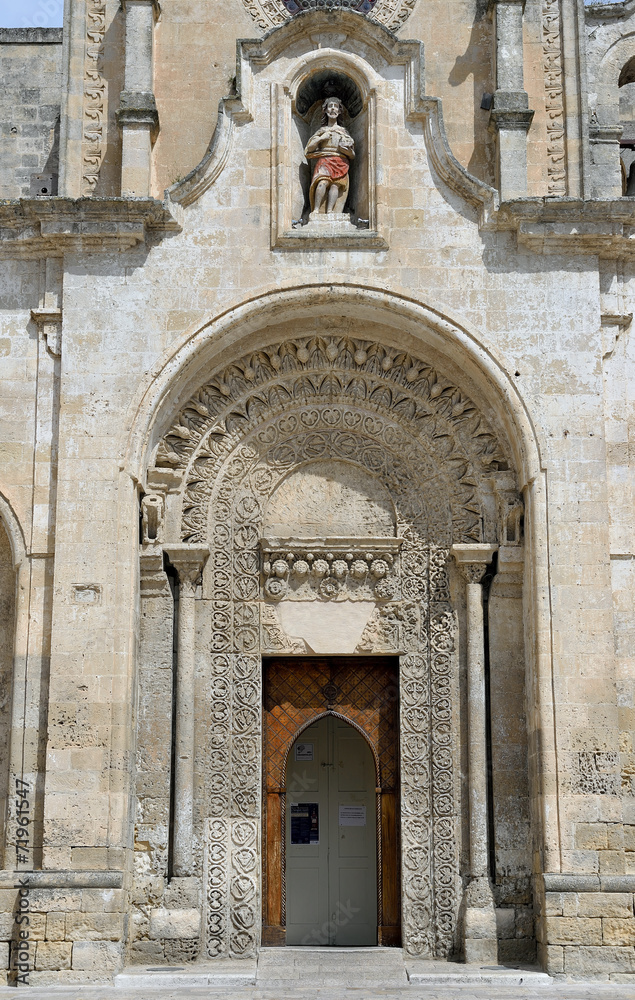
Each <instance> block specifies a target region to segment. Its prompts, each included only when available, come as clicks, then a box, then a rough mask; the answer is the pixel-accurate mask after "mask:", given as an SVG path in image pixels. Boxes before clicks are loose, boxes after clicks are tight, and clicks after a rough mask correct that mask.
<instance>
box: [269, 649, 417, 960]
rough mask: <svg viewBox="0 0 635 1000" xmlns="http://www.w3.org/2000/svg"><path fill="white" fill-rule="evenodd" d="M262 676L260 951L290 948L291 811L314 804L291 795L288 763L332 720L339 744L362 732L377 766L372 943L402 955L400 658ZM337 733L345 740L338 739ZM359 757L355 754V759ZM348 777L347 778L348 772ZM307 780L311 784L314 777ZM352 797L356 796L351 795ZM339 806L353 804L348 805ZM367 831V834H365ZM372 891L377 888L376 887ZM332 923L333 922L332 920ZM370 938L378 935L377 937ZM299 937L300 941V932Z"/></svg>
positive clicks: (279, 669) (324, 662) (325, 662)
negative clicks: (316, 728)
mask: <svg viewBox="0 0 635 1000" xmlns="http://www.w3.org/2000/svg"><path fill="white" fill-rule="evenodd" d="M264 675H265V676H264V685H263V689H264V702H265V703H264V743H265V747H264V750H265V753H264V761H265V773H264V785H265V789H264V792H265V795H264V807H265V822H264V827H263V839H264V844H263V858H264V865H263V936H262V943H263V945H265V946H267V945H280V944H284V943H285V941H286V940H287V917H288V912H287V911H288V903H289V902H290V899H288V885H287V856H286V855H287V851H288V850H289V848H290V846H291V845H290V830H289V823H290V821H291V813H290V803H291V799H293V803H294V804H296V805H299V804H301V803H305V804H307V803H308V804H310V803H311V801H312V800H311V799H310V798H307V797H306V796H305V797H303V798H302V797H299V796H298V795H297V794H292V793H293V792H294V791H296V792H297V789H295V790H294V789H290V788H287V773H288V771H287V761H288V760H291V757H292V756H293V757H295V750H293V754H292V753H291V751H292V749H293V748H294V744H295V743H296V741H298V739H299V741H300V742H302V741H304V742H306V743H309V742H311V741H310V740H309V739H308V737H307V736H306V732H307V725H311V724H317V723H318V722H319V720H320V719H321V718H327V717H331V718H332V719H333V720H334V721H333V723H331V725H333V726H335V727H337V728H336V729H334V730H333V733H334V735H333V739H334V740H336V742H338V741H346V740H347V739H348V740H350V739H351V737H350V735H349V733H350V732H351V730H352V731H353V732H355V729H356V728H357V729H358V730H361V732H357V733H356V737H355V738H358V739H360V740H362V741H363V742H364V743H365V744H366V747H367V749H368V752H369V753H370V759H372V762H373V766H374V779H373V780H374V781H375V786H374V788H373V792H374V796H375V799H374V807H373V810H372V811H373V813H374V820H375V824H376V826H375V833H374V838H375V839H374V852H375V863H374V871H375V872H376V879H377V882H376V884H377V891H376V892H375V903H376V914H377V915H376V918H375V920H374V921H373V925H374V927H376V928H377V931H376V936H375V940H374V941H373V943H379V944H382V945H385V946H395V947H398V946H400V944H401V902H400V869H399V829H398V815H399V811H398V784H399V782H398V759H399V758H398V717H399V704H398V690H399V686H398V660H397V658H396V657H365V658H362V657H331V658H325V657H276V658H272V659H269V660H265V661H264ZM327 725H328V724H327ZM340 726H341V727H342V728H341V729H340V728H339V727H340ZM337 732H340V736H339V737H336V735H335V734H336V733H337ZM362 733H363V736H362ZM315 742H319V741H315ZM338 746H339V751H340V755H339V757H338V759H340V758H341V759H342V760H344V756H342V754H343V751H344V749H345V748H346V745H345V742H342V743H341V745H340V744H339V743H338ZM349 749H350V744H349ZM334 752H335V744H334ZM355 753H356V751H355V752H354V753H353V756H355ZM305 763H309V762H308V761H307V762H305ZM342 773H343V774H344V771H343V772H342ZM307 776H308V777H310V776H309V775H308V772H307ZM308 777H307V780H308ZM343 780H344V781H345V782H346V781H349V778H346V777H343ZM336 784H337V782H336ZM329 788H330V786H329ZM340 791H341V792H342V794H343V793H344V792H345V791H346V789H345V788H342V789H341V790H340ZM349 791H350V792H351V793H352V791H353V790H352V789H349ZM322 792H324V789H323V788H322ZM329 794H330V792H329ZM365 794H367V793H365ZM296 800H297V801H296ZM339 804H340V803H339V802H338V803H337V809H336V813H335V816H336V819H337V820H338V822H337V823H336V824H335V827H336V832H335V834H333V833H332V830H333V826H332V822H333V821H332V820H331V827H330V830H329V842H331V840H332V839H333V837H335V840H334V841H333V842H334V843H338V844H339V839H338V837H339V834H340V833H341V831H340V830H339ZM341 804H342V805H346V804H347V803H345V802H344V801H343V800H342V803H341ZM348 804H349V805H353V804H354V803H352V802H351V803H348ZM331 811H332V809H331ZM370 811H371V810H370V802H367V803H366V813H367V824H368V823H369V821H370V816H369V813H370ZM299 816H300V814H299V813H296V817H299ZM300 818H301V819H303V820H304V821H305V822H306V820H307V817H300ZM368 829H369V828H368V827H367V831H366V832H367V833H368ZM349 836H350V831H349ZM349 844H352V839H349V840H347V839H346V837H345V839H344V842H343V849H344V850H345V849H346V848H347V847H348V845H349ZM296 846H299V845H296ZM305 853H306V852H305ZM314 853H315V852H314ZM350 867H351V865H350V864H349V868H350ZM329 870H330V869H329ZM329 877H330V876H329ZM339 877H340V876H339V875H338V878H339ZM353 878H354V876H353ZM371 883H372V884H374V883H373V882H372V879H371ZM368 884H370V883H369V881H368V879H366V881H365V885H368ZM340 895H341V892H340ZM329 898H333V899H336V898H338V897H337V893H336V890H335V889H334V888H333V889H332V890H331V897H329V896H328V894H327V900H328V899H329ZM293 905H294V904H292V906H293ZM319 905H320V906H326V910H325V912H326V913H327V915H329V914H330V913H331V912H332V911H331V910H329V908H328V902H324V901H323V902H322V903H320V904H319ZM329 921H331V922H332V918H331V917H330V916H329ZM329 921H327V922H329ZM367 923H368V921H367ZM351 925H352V926H351V930H350V933H351V934H352V933H353V926H354V922H351ZM367 933H371V934H372V935H374V934H375V931H372V932H367ZM293 937H294V941H295V932H293ZM345 937H346V934H345V933H344V931H343V930H342V932H341V933H339V934H335V940H334V941H333V942H332V943H337V944H342V943H344V940H345ZM289 943H291V940H289Z"/></svg>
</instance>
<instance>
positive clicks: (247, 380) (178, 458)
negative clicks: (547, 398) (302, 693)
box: [148, 317, 522, 957]
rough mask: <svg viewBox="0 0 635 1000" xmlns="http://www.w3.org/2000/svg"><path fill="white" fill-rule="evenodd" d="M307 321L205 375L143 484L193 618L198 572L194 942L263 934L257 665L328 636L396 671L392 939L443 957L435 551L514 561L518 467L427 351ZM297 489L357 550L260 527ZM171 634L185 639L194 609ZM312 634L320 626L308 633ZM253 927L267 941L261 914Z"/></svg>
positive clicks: (455, 617)
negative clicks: (159, 504)
mask: <svg viewBox="0 0 635 1000" xmlns="http://www.w3.org/2000/svg"><path fill="white" fill-rule="evenodd" d="M313 325H314V324H313V322H312V321H309V320H305V321H303V323H299V322H298V321H294V322H293V323H292V324H289V325H288V326H287V325H285V324H284V323H280V324H277V328H276V332H275V334H273V333H272V331H270V330H266V331H264V332H261V333H260V334H259V335H258V338H257V342H256V341H254V344H253V347H252V348H251V349H250V350H248V351H246V352H245V354H244V355H242V356H241V357H237V355H236V353H234V352H232V360H231V361H225V362H223V363H222V364H221V363H219V365H218V367H217V368H216V369H215V370H214V371H213V372H212V373H210V374H209V375H208V376H206V380H205V381H204V382H199V388H198V389H196V391H194V392H193V393H192V395H191V398H190V400H189V401H188V402H187V403H186V404H185V405H183V404H182V405H181V409H180V412H179V415H178V417H175V418H174V419H173V420H172V422H171V426H170V427H169V429H168V430H167V431H166V432H165V433H164V435H163V437H162V439H161V440H160V441H159V442H158V446H157V449H156V451H155V453H154V457H153V460H154V468H153V469H152V470H151V472H150V473H149V474H148V481H149V482H151V483H152V485H153V486H154V485H155V484H156V486H155V488H159V487H160V488H161V489H164V496H165V508H166V509H165V529H164V530H165V533H166V535H167V536H168V538H169V541H168V542H167V545H165V548H164V551H165V552H166V554H167V555H168V557H169V558H170V559H171V560H173V565H175V566H177V571H178V573H179V579H180V581H181V587H182V595H183V594H184V595H186V596H187V597H188V604H189V602H190V601H191V600H193V599H194V597H195V593H194V589H193V586H190V585H189V584H188V574H189V573H190V567H191V566H194V564H195V563H196V561H197V560H198V559H199V556H200V557H201V558H203V556H204V559H205V560H206V561H204V562H203V563H199V564H198V565H199V570H198V572H200V567H201V566H203V567H204V569H203V575H202V587H201V589H200V590H199V598H198V600H200V601H201V602H202V603H200V604H199V605H198V610H197V612H196V619H197V621H198V622H199V623H200V628H199V627H198V626H197V629H198V631H197V633H196V635H195V634H194V633H193V632H191V633H190V635H191V642H190V645H191V647H192V648H193V646H194V643H195V642H204V643H205V644H206V646H205V649H204V651H203V654H202V656H201V658H200V660H199V664H200V668H199V669H198V673H197V676H196V684H197V685H198V687H197V694H196V697H197V699H198V703H199V705H200V706H201V707H200V714H199V716H198V719H197V726H198V727H199V731H200V734H201V736H200V740H198V739H197V741H196V744H197V746H198V747H200V749H199V750H198V751H197V754H198V761H197V765H196V787H195V799H194V815H193V830H194V841H193V866H194V870H198V869H199V866H200V867H202V871H203V878H204V885H205V893H206V896H205V906H206V909H205V912H204V920H205V931H204V938H203V940H204V947H205V950H206V953H207V954H208V955H209V956H210V957H216V956H221V955H229V956H236V957H242V956H247V955H250V954H254V953H255V952H256V951H257V949H258V947H259V946H260V944H261V942H262V943H265V942H266V934H265V935H261V931H260V928H261V921H260V919H259V917H260V913H261V911H262V908H263V905H266V901H267V900H269V899H270V884H269V883H270V881H271V879H270V874H269V873H270V871H274V870H275V869H272V868H271V867H270V866H269V862H268V852H269V849H270V843H272V841H270V838H269V831H270V829H271V824H272V823H273V824H274V826H275V825H277V826H278V828H279V827H280V824H281V816H280V812H279V813H278V816H277V818H276V816H275V808H272V809H271V810H270V808H269V807H270V806H271V805H272V800H270V798H269V796H270V794H271V795H274V794H275V795H276V796H279V795H280V791H281V789H283V788H284V777H283V776H282V775H280V776H279V780H278V783H277V786H276V787H269V786H268V785H267V784H266V782H265V785H266V787H265V794H266V797H267V809H266V811H265V810H263V809H262V800H261V791H262V774H263V756H262V754H263V736H264V735H265V734H264V732H263V729H264V730H265V731H266V711H265V712H263V711H262V704H263V690H262V677H263V673H262V663H263V657H264V658H265V660H266V658H267V657H276V658H277V657H281V658H284V657H291V656H303V655H304V656H311V655H316V654H317V650H316V645H315V644H314V639H319V638H320V635H321V634H324V632H325V631H326V632H328V638H329V639H330V640H331V645H330V646H329V647H328V648H327V647H326V646H324V647H321V649H322V650H323V651H324V653H326V654H328V655H332V656H334V657H339V656H341V655H343V654H345V653H351V654H354V656H355V659H359V660H361V659H362V658H363V657H365V656H366V657H370V658H376V657H378V656H379V655H381V654H388V655H392V656H394V657H395V658H396V657H398V662H399V669H398V676H399V688H400V691H401V692H402V700H401V703H400V710H399V711H400V717H399V729H400V756H399V768H400V775H399V782H398V791H399V795H400V803H399V812H398V822H399V824H400V841H399V864H400V865H401V869H402V877H401V903H400V905H398V908H399V911H400V916H401V919H402V928H403V944H404V947H405V948H406V949H407V950H408V951H409V952H410V953H413V954H425V955H429V956H431V957H432V956H443V955H447V954H449V953H451V951H452V950H453V948H455V943H456V939H457V926H458V925H457V921H458V916H459V903H460V899H461V893H462V885H461V875H462V872H463V871H465V868H466V862H465V857H466V847H465V845H466V843H467V839H468V832H467V830H466V829H465V822H464V820H463V816H464V815H465V813H464V804H465V802H466V801H467V791H468V790H467V788H466V787H463V785H462V781H463V779H462V775H463V774H464V773H465V760H464V756H465V747H466V730H465V721H464V714H463V709H462V699H463V698H464V697H465V695H464V690H465V680H464V666H463V665H462V664H463V663H464V656H465V652H464V649H463V651H461V638H460V636H461V633H460V626H461V620H462V619H463V621H464V620H465V596H464V595H465V580H464V579H463V578H462V576H461V575H460V574H459V573H458V572H457V569H456V566H455V564H454V562H453V556H452V551H451V550H452V549H453V548H454V547H455V546H456V545H457V544H459V545H463V546H464V547H465V546H467V547H470V548H473V547H474V546H475V547H476V548H478V547H479V546H480V547H481V548H482V549H484V550H487V551H488V552H491V551H492V550H493V549H494V548H495V547H496V543H497V542H498V541H503V542H504V543H505V545H506V546H508V547H509V546H518V547H520V546H521V544H522V538H521V535H520V530H519V527H518V525H519V523H520V521H519V518H518V516H517V513H518V509H519V506H520V503H521V501H520V499H519V497H518V493H517V486H516V480H515V475H514V473H513V472H512V471H511V469H510V466H511V465H512V464H513V450H512V448H511V447H510V445H509V441H508V440H507V438H506V435H505V432H504V430H503V428H502V427H501V424H500V422H499V421H498V419H497V416H496V413H495V412H493V411H491V409H490V408H488V407H486V408H485V409H484V408H483V406H482V401H481V403H480V404H479V402H478V401H476V400H475V398H473V397H472V396H470V395H469V394H468V391H467V390H466V388H461V387H460V384H462V382H461V380H463V381H466V385H467V387H468V388H469V387H470V385H471V387H472V388H473V383H470V381H469V376H467V375H465V374H463V375H462V376H461V380H460V379H459V378H458V377H452V374H450V373H449V372H448V373H444V372H443V371H442V369H441V367H438V368H437V367H435V363H436V362H438V357H439V356H438V354H435V353H434V352H433V351H431V352H430V354H431V357H430V358H428V359H423V358H422V357H421V356H420V355H419V354H418V352H417V351H416V350H415V348H414V344H412V345H409V346H412V351H410V350H405V349H403V348H399V347H395V346H394V344H395V341H396V340H399V338H398V337H396V335H392V334H391V335H388V334H386V333H385V331H383V330H380V329H379V328H372V334H371V326H369V324H366V325H365V327H364V329H363V330H362V324H361V317H357V319H355V320H353V318H352V317H349V320H348V322H347V330H346V332H343V331H342V330H341V329H340V326H341V317H337V318H334V317H330V320H329V324H328V332H327V333H326V334H323V333H322V332H319V333H316V332H315V331H314V329H313ZM322 325H323V324H322ZM300 326H302V332H300ZM291 327H292V329H291ZM370 336H374V337H376V339H372V340H371V339H369V337H370ZM433 356H434V362H433ZM449 368H450V369H451V368H452V366H451V365H450V366H449ZM453 374H454V375H455V376H456V375H457V373H456V372H454V373H453ZM181 398H183V397H181ZM486 413H487V415H486ZM490 417H491V418H492V420H490ZM308 478H311V480H312V482H314V483H315V484H316V488H317V490H318V492H319V491H320V490H321V493H320V496H324V497H327V496H330V495H331V493H337V497H338V498H339V499H338V500H337V503H338V511H339V510H340V507H339V503H340V499H341V497H347V496H350V495H351V494H352V492H354V491H355V489H357V488H359V490H358V492H359V494H360V496H363V502H364V503H368V506H369V507H370V506H372V505H375V511H376V512H378V514H377V517H374V520H373V527H372V532H371V533H370V535H369V537H367V538H365V540H364V541H363V542H362V539H361V537H360V536H361V535H364V534H365V532H364V531H360V532H359V533H357V532H354V531H351V532H349V530H348V525H349V524H350V522H349V521H347V520H346V519H345V520H344V521H343V522H342V524H340V527H338V529H337V531H336V532H334V533H333V536H331V532H329V531H324V530H322V528H320V530H319V531H318V530H317V528H316V529H315V530H309V528H310V519H309V518H307V517H305V516H304V510H303V512H302V516H301V517H300V518H299V520H296V522H295V523H294V527H293V532H292V533H291V534H290V535H288V536H285V535H284V533H283V532H282V531H281V530H280V526H281V525H283V524H285V523H286V517H282V518H279V517H277V513H276V512H280V511H283V510H284V501H285V497H288V496H293V497H296V496H297V497H301V498H303V499H302V502H303V503H304V502H305V500H306V499H307V498H309V499H310V497H311V490H306V489H305V490H304V492H303V487H304V486H305V485H306V481H307V479H308ZM163 484H164V485H163ZM283 494H284V496H283ZM386 494H387V495H388V496H389V497H390V506H389V505H388V504H385V503H384V501H383V500H382V499H381V498H382V497H383V496H386ZM278 501H280V502H278ZM325 509H327V510H328V509H329V508H328V505H325ZM391 511H392V512H394V513H393V514H391V518H393V519H392V520H391V521H390V524H389V523H388V514H389V513H390V512H391ZM382 512H383V513H382ZM274 514H275V515H276V516H274ZM384 515H386V521H384ZM327 520H328V518H327ZM362 520H363V519H359V518H356V520H355V524H356V525H361V523H362ZM322 523H324V522H322ZM364 523H365V522H364ZM274 528H275V537H272V536H270V535H269V534H268V532H270V531H273V530H274ZM344 529H346V530H344ZM166 541H167V539H166ZM519 551H520V548H519ZM388 557H389V558H388ZM179 559H181V564H180V565H181V566H182V569H181V568H178V567H179V564H178V560H179ZM477 561H479V560H477ZM362 564H363V565H362ZM194 579H195V578H194V576H192V580H193V581H194ZM470 585H474V586H475V585H476V584H475V583H473V584H470ZM188 586H190V589H189V590H187V589H186V587H188ZM185 603H186V602H185V601H183V600H181V602H180V608H184V607H185ZM362 612H364V614H363V615H362ZM179 615H181V611H179ZM182 617H183V622H184V624H186V625H187V627H189V628H191V627H192V625H193V624H194V614H193V612H191V611H188V613H187V615H185V614H183V616H182ZM344 617H345V618H346V622H345V625H344V627H346V625H347V624H348V626H350V623H351V622H353V621H354V622H355V630H353V629H352V628H351V627H349V628H348V631H349V633H351V634H350V635H349V636H348V639H350V642H351V645H349V646H348V647H347V648H346V649H344V648H343V641H342V631H343V629H342V621H343V619H344ZM358 619H359V620H358ZM318 621H319V622H320V628H319V629H317V628H316V630H313V628H312V627H311V629H309V630H307V627H305V626H306V624H307V622H310V623H313V622H318ZM188 623H189V624H188ZM336 626H337V627H336ZM318 633H319V634H318ZM183 645H184V647H185V641H184V644H183ZM210 654H211V655H210ZM462 658H463V659H462ZM324 709H326V710H329V709H328V706H323V710H324ZM314 717H315V713H313V715H312V716H311V718H314ZM345 717H346V718H348V715H346V716H345ZM199 720H200V721H199ZM295 732H296V735H297V730H296V731H295ZM293 736H294V734H293V733H291V734H290V736H289V738H290V739H291V737H293ZM265 753H266V749H265ZM193 781H194V776H193V775H192V777H191V779H190V782H191V784H190V787H191V786H192V783H193ZM261 818H263V819H265V827H266V829H265V830H264V831H263V828H262V827H261ZM263 834H264V836H265V837H266V850H265V858H264V860H265V861H266V863H265V864H264V865H263V866H262V878H261V865H260V858H259V848H260V845H261V843H262V838H263ZM382 838H383V834H382ZM281 849H282V845H281V844H280V850H281ZM199 858H200V859H202V865H201V863H200V862H199V860H198V859H199ZM384 888H385V880H384ZM282 889H283V887H282ZM263 923H264V926H265V929H266V928H268V927H271V926H276V922H275V921H274V922H273V924H272V923H271V922H270V921H269V920H268V919H267V915H265V920H264V921H263ZM277 926H278V927H284V924H283V923H282V922H277ZM380 926H381V922H380ZM270 943H278V942H275V941H272V942H270Z"/></svg>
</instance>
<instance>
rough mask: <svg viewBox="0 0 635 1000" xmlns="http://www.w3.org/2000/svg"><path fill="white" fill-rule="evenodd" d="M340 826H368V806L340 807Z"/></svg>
mask: <svg viewBox="0 0 635 1000" xmlns="http://www.w3.org/2000/svg"><path fill="white" fill-rule="evenodd" d="M339 825H340V826H366V806H340V807H339Z"/></svg>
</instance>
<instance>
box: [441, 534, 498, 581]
mask: <svg viewBox="0 0 635 1000" xmlns="http://www.w3.org/2000/svg"><path fill="white" fill-rule="evenodd" d="M497 549H498V545H488V544H483V543H479V542H469V543H458V544H456V545H453V546H452V548H451V549H450V551H451V553H452V555H453V556H454V560H455V562H456V564H457V566H458V568H459V570H460V571H461V574H462V575H463V577H464V578H465V580H466V582H467V583H480V582H481V580H482V579H483V576H484V575H485V569H486V567H487V566H488V565H489V563H491V561H492V556H493V555H494V553H495V552H496V550H497Z"/></svg>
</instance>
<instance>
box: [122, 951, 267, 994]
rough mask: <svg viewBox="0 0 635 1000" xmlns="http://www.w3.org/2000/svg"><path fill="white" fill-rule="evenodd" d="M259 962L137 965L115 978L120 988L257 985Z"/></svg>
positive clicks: (234, 961)
mask: <svg viewBox="0 0 635 1000" xmlns="http://www.w3.org/2000/svg"><path fill="white" fill-rule="evenodd" d="M256 967H257V962H256V959H255V958H253V959H248V958H247V959H240V960H233V959H230V958H220V959H218V960H217V961H215V962H204V963H203V962H200V963H199V962H193V963H192V964H187V965H165V966H157V965H150V966H144V965H133V966H129V967H128V968H126V969H124V970H123V972H120V973H119V974H118V975H116V976H115V977H114V984H115V988H116V989H152V990H157V989H171V990H173V989H179V988H181V987H189V988H195V987H199V988H200V987H205V986H238V987H240V986H255V985H256Z"/></svg>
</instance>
